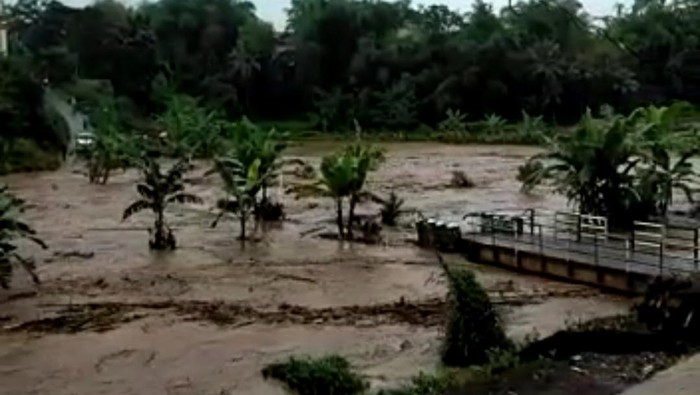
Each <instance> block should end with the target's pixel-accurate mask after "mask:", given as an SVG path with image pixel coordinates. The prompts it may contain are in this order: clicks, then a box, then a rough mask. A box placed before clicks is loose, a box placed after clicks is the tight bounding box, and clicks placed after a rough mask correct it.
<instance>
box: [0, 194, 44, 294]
mask: <svg viewBox="0 0 700 395" xmlns="http://www.w3.org/2000/svg"><path fill="white" fill-rule="evenodd" d="M23 208H24V202H23V201H22V200H21V199H18V198H17V197H15V196H14V195H12V194H10V193H9V192H8V190H7V186H0V287H2V288H8V287H9V286H10V279H11V278H12V273H13V269H14V264H15V263H18V264H19V265H20V266H22V268H24V270H26V272H27V273H28V274H29V275H30V276H31V278H32V280H33V281H34V282H35V283H39V277H38V276H37V275H36V273H35V272H34V265H33V264H32V262H30V261H28V260H27V259H25V258H23V257H22V256H21V255H19V254H18V253H17V245H16V244H15V243H16V241H17V240H21V239H25V240H29V241H31V242H34V243H36V244H37V245H39V246H41V247H42V248H47V247H46V244H45V243H44V242H43V241H41V239H39V238H37V237H36V231H34V229H32V228H31V227H30V226H29V225H27V224H26V223H24V222H22V221H20V220H19V219H18V218H17V214H18V213H20V212H22V210H23Z"/></svg>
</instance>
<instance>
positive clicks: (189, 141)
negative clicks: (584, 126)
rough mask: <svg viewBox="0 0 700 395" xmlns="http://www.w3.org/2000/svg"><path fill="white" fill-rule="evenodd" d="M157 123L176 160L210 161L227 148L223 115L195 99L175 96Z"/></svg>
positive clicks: (170, 98)
mask: <svg viewBox="0 0 700 395" xmlns="http://www.w3.org/2000/svg"><path fill="white" fill-rule="evenodd" d="M156 123H157V124H158V126H159V127H160V128H161V129H162V133H164V137H165V140H166V141H167V143H168V147H166V148H167V151H168V153H169V154H170V155H173V156H175V157H197V158H207V159H209V158H213V157H215V156H216V155H217V154H220V153H222V152H223V149H224V148H225V144H224V143H225V141H224V139H223V135H222V129H223V128H222V122H221V120H220V119H219V115H218V114H217V113H216V112H215V111H211V110H208V109H206V108H205V107H204V106H202V105H201V104H200V103H199V101H198V100H197V99H195V98H192V97H189V96H186V95H178V94H173V93H171V94H170V95H169V97H168V98H167V100H166V109H165V111H163V113H162V114H160V115H159V116H158V117H157V118H156Z"/></svg>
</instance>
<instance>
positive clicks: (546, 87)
mask: <svg viewBox="0 0 700 395" xmlns="http://www.w3.org/2000/svg"><path fill="white" fill-rule="evenodd" d="M9 13H10V20H11V36H12V39H13V40H12V43H11V44H12V51H13V54H16V55H18V56H24V57H26V58H28V59H30V62H31V64H32V67H31V70H32V74H33V77H34V78H35V79H36V80H46V81H48V82H49V83H50V84H51V85H57V86H58V85H61V84H66V83H71V82H72V81H75V80H78V79H99V80H106V81H109V82H110V83H111V89H112V91H113V92H114V94H115V95H117V96H119V97H122V98H126V99H128V100H127V102H128V103H129V106H130V107H131V108H132V109H136V110H137V112H138V113H140V114H141V115H146V116H149V117H150V116H151V115H153V114H154V113H158V112H160V111H162V110H163V109H164V106H165V101H166V100H167V99H166V98H165V97H166V95H167V94H169V93H173V92H178V93H180V94H185V95H189V96H193V97H197V98H199V100H200V102H201V103H204V104H207V105H210V106H213V108H215V109H217V110H220V111H222V112H223V113H225V114H227V115H228V116H230V117H232V118H234V119H235V118H238V117H240V116H242V115H247V116H249V117H251V118H252V119H268V120H282V119H307V118H309V119H311V120H313V122H314V123H315V125H314V127H317V128H322V129H326V130H342V129H353V127H354V125H355V124H356V123H355V121H357V122H359V123H360V124H361V125H362V126H363V127H365V128H369V129H384V130H397V129H400V130H411V129H414V128H416V127H418V126H420V125H427V126H430V127H434V126H436V125H437V124H438V123H439V122H440V121H442V120H443V119H444V118H445V114H446V112H447V111H448V110H459V111H461V113H462V114H467V117H468V118H469V119H471V120H480V119H484V118H485V117H486V116H488V115H490V114H497V115H499V116H501V117H503V118H506V119H519V118H520V117H521V114H522V112H523V111H525V112H527V113H528V114H531V115H542V116H544V118H545V119H547V120H549V121H554V122H558V123H569V122H572V121H576V120H578V119H579V118H580V116H581V115H582V114H583V113H584V112H585V110H586V108H591V109H594V110H597V109H598V108H600V107H601V106H602V105H604V104H607V105H611V106H613V107H614V108H616V109H617V110H619V111H629V110H631V109H632V108H634V107H636V106H637V105H640V104H646V103H650V102H653V103H663V102H671V101H675V100H688V101H695V100H696V99H698V98H700V97H698V96H700V73H699V72H698V70H700V67H698V66H700V63H699V62H700V52H698V48H699V47H700V1H698V0H676V1H664V0H637V1H636V2H635V3H634V4H633V5H632V6H631V7H629V8H625V9H623V8H620V9H619V10H618V13H617V15H614V16H611V17H607V18H605V19H604V20H594V19H593V18H591V17H590V16H589V15H588V14H586V12H585V10H584V9H583V8H582V7H581V5H580V4H579V3H578V2H576V1H574V0H528V1H520V2H517V3H514V4H513V5H512V6H510V7H506V8H503V9H502V10H494V9H493V8H492V7H491V6H490V5H488V4H486V3H483V2H481V1H477V2H476V3H475V4H474V5H473V8H472V10H471V11H470V12H468V13H465V14H463V13H459V12H457V11H455V10H451V9H449V8H447V7H446V6H441V5H434V6H428V7H425V6H413V5H411V3H410V2H409V1H407V0H404V1H397V2H386V1H379V0H293V1H292V4H291V7H290V9H289V10H288V22H287V27H286V29H285V30H284V31H283V32H276V31H275V30H274V29H273V27H272V25H271V24H270V23H268V22H266V21H263V20H261V19H260V18H259V17H257V16H256V13H255V8H254V6H253V5H252V4H251V3H250V2H247V1H240V0H196V1H195V0H159V1H155V2H148V3H144V4H142V5H140V6H137V7H135V8H128V7H126V6H124V5H123V4H121V3H118V2H115V1H113V0H99V1H97V2H95V3H94V4H92V5H89V6H86V7H84V8H70V7H67V6H65V5H63V4H61V3H59V2H56V1H46V0H19V1H18V2H17V3H16V4H15V5H14V6H12V7H11V9H10V10H9Z"/></svg>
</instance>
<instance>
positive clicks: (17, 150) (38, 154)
mask: <svg viewBox="0 0 700 395" xmlns="http://www.w3.org/2000/svg"><path fill="white" fill-rule="evenodd" d="M60 166H61V153H60V152H59V151H58V150H56V149H50V148H44V147H41V146H39V145H38V144H37V143H36V142H35V141H34V140H29V139H25V138H18V139H13V140H0V174H7V173H16V172H31V171H43V170H56V169H58V168H59V167H60Z"/></svg>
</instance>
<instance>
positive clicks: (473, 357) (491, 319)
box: [442, 263, 512, 366]
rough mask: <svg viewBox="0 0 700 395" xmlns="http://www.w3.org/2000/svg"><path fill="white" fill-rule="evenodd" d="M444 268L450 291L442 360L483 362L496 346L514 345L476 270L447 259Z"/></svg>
mask: <svg viewBox="0 0 700 395" xmlns="http://www.w3.org/2000/svg"><path fill="white" fill-rule="evenodd" d="M443 269H444V271H445V275H446V277H447V280H448V285H449V294H448V318H447V326H446V329H445V338H444V340H443V345H442V362H443V363H444V364H445V365H448V366H469V365H475V364H481V363H484V362H487V361H488V360H489V356H490V355H492V354H491V353H493V352H494V351H495V350H508V349H510V348H512V344H511V342H510V341H509V340H508V338H507V337H506V335H505V332H504V331H503V327H502V325H501V321H500V318H499V317H498V313H497V312H496V310H495V308H494V306H493V305H492V303H491V301H490V300H489V297H488V294H487V293H486V291H485V290H484V288H483V287H482V286H481V285H480V284H479V283H478V282H477V281H476V278H475V277H474V274H473V273H472V272H470V271H469V270H466V269H463V268H450V267H448V266H447V265H446V264H444V263H443Z"/></svg>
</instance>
